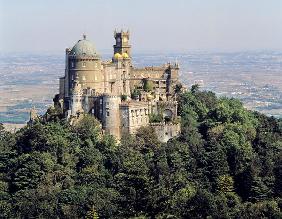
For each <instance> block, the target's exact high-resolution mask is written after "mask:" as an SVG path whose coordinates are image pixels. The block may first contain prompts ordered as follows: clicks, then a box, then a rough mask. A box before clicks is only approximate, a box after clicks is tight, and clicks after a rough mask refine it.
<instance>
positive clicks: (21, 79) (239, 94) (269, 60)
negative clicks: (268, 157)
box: [0, 52, 282, 124]
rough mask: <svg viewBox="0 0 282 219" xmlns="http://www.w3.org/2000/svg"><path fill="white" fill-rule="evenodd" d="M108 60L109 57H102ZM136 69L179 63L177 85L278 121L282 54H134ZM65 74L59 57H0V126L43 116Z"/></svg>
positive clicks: (281, 109)
mask: <svg viewBox="0 0 282 219" xmlns="http://www.w3.org/2000/svg"><path fill="white" fill-rule="evenodd" d="M104 57H105V58H110V55H104ZM133 59H134V60H133V63H134V65H135V66H147V65H149V66H152V65H161V64H164V63H166V62H174V61H178V62H179V63H180V67H181V72H180V79H181V81H182V82H183V83H184V84H186V85H187V86H188V87H190V86H191V85H192V84H194V82H195V81H196V82H199V81H200V82H202V83H203V86H202V89H206V90H211V91H213V92H215V93H216V94H217V95H219V96H229V97H236V98H239V99H241V100H242V101H243V102H244V104H245V106H246V107H247V108H249V109H253V110H257V111H260V112H262V113H265V114H267V115H273V116H276V117H282V79H281V75H282V52H281V53H280V52H242V53H204V52H202V53H199V52H197V53H174V54H136V55H135V56H134V57H133ZM63 74H64V57H63V53H62V55H50V54H45V55H42V54H41V55H35V54H1V55H0V78H1V81H0V122H1V123H9V124H24V123H26V121H27V120H28V119H29V110H30V109H31V108H32V107H35V108H36V109H37V111H38V113H39V114H43V113H44V112H45V111H46V109H47V108H48V107H49V106H50V105H52V98H53V97H54V95H55V94H56V93H57V92H58V86H59V82H58V78H59V77H61V76H63Z"/></svg>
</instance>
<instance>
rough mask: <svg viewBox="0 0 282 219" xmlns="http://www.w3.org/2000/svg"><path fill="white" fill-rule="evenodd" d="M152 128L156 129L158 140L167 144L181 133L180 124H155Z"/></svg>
mask: <svg viewBox="0 0 282 219" xmlns="http://www.w3.org/2000/svg"><path fill="white" fill-rule="evenodd" d="M151 126H152V127H153V128H154V129H155V131H156V134H157V136H158V139H159V140H160V141H161V142H167V141H168V140H169V139H171V138H173V137H176V136H178V135H179V133H180V124H172V123H171V124H165V123H153V124H151Z"/></svg>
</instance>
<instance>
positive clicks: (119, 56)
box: [114, 52, 122, 59]
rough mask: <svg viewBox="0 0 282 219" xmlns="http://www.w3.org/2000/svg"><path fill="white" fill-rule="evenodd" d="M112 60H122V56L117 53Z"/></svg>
mask: <svg viewBox="0 0 282 219" xmlns="http://www.w3.org/2000/svg"><path fill="white" fill-rule="evenodd" d="M114 58H115V59H120V58H122V55H121V54H119V53H118V52H117V53H115V54H114Z"/></svg>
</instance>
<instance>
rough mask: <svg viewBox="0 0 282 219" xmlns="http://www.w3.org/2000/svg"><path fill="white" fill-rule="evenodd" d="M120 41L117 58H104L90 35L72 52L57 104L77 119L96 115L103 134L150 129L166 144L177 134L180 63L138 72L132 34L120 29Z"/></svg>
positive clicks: (68, 53)
mask: <svg viewBox="0 0 282 219" xmlns="http://www.w3.org/2000/svg"><path fill="white" fill-rule="evenodd" d="M114 38H115V45H114V46H113V49H114V51H113V57H112V59H111V60H108V61H103V60H101V58H100V56H99V54H98V53H97V51H96V49H95V47H94V45H93V44H92V43H91V42H90V41H89V40H87V38H86V36H85V35H83V39H81V40H79V41H78V42H77V43H76V44H75V45H74V46H73V48H72V49H69V48H67V49H66V68H65V76H64V77H62V78H60V89H59V94H58V95H56V96H55V98H54V102H55V104H57V105H58V106H60V107H61V108H62V109H63V112H64V115H65V117H67V118H68V119H70V120H71V121H73V120H75V119H77V118H79V117H80V116H81V115H83V114H85V113H88V114H91V115H93V116H95V117H96V118H97V119H98V120H99V121H100V122H101V124H102V128H103V130H105V132H106V133H109V134H111V135H113V136H115V137H116V138H117V139H120V138H121V136H122V135H123V134H124V133H129V134H135V133H136V131H137V129H138V128H139V127H141V126H148V125H150V126H152V127H154V129H155V130H156V133H157V135H158V138H159V139H160V140H161V141H162V142H166V141H168V140H169V139H170V138H172V137H174V136H177V135H178V133H179V131H180V120H179V117H178V116H177V101H176V97H177V88H180V87H181V84H180V82H179V81H178V71H179V66H178V64H177V63H173V64H171V63H167V64H164V65H163V66H157V67H151V66H150V67H144V68H135V67H134V66H133V65H132V59H131V45H130V44H129V38H130V33H129V31H120V32H117V31H115V32H114Z"/></svg>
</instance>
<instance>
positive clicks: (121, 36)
mask: <svg viewBox="0 0 282 219" xmlns="http://www.w3.org/2000/svg"><path fill="white" fill-rule="evenodd" d="M114 37H115V40H116V44H115V45H114V54H120V55H121V56H123V57H124V58H130V57H131V45H129V30H127V31H126V32H124V31H123V30H121V32H117V31H116V30H115V32H114Z"/></svg>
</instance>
